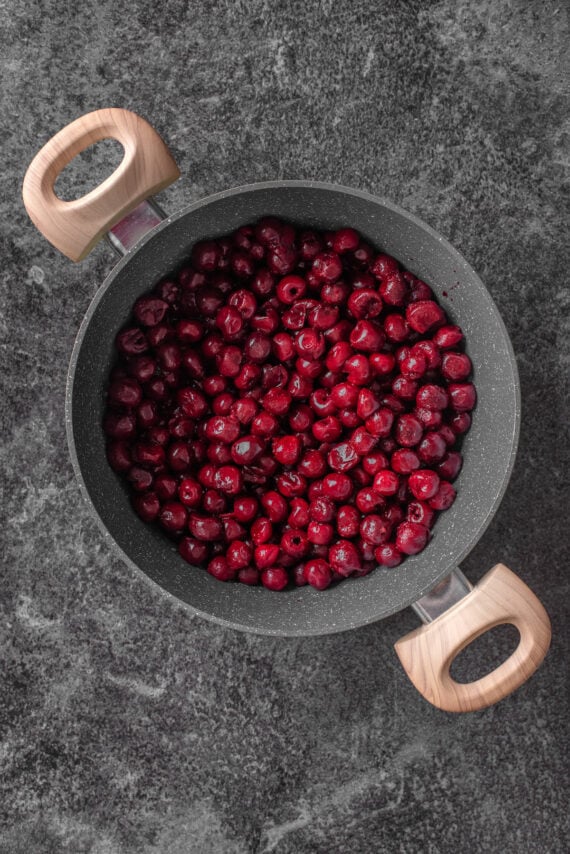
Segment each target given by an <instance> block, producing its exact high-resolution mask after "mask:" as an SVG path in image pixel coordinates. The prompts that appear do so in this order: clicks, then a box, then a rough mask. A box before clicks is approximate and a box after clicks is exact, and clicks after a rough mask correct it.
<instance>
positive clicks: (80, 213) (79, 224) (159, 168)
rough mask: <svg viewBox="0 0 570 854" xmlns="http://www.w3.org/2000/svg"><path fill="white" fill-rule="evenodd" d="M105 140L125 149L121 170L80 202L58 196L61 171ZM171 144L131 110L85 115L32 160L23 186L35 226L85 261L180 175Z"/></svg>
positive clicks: (107, 110)
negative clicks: (107, 236)
mask: <svg viewBox="0 0 570 854" xmlns="http://www.w3.org/2000/svg"><path fill="white" fill-rule="evenodd" d="M102 139H116V140H117V141H118V142H120V143H121V145H122V146H123V148H124V151H125V153H124V157H123V160H122V161H121V163H120V164H119V166H118V167H117V169H115V171H114V172H113V173H112V175H109V177H108V178H106V179H105V181H103V183H102V184H100V185H99V186H98V187H96V188H95V189H94V190H92V191H91V192H90V193H87V194H86V195H85V196H83V197H82V198H80V199H76V200H74V201H63V200H62V199H60V198H58V196H56V194H55V191H54V185H55V182H56V179H57V176H58V175H59V173H60V172H61V171H62V169H63V168H64V167H65V166H67V164H68V163H69V162H70V161H71V160H73V158H74V157H75V156H76V155H77V154H79V153H80V152H81V151H84V150H85V149H86V148H89V146H91V145H94V144H95V143H96V142H100V141H101V140H102ZM179 176H180V172H179V169H178V167H177V165H176V163H175V162H174V160H173V158H172V155H171V154H170V152H169V150H168V148H167V147H166V145H165V143H164V142H163V140H162V139H161V137H160V136H159V134H158V133H157V132H156V131H155V130H154V128H152V127H151V126H150V125H149V124H148V122H146V121H145V120H144V119H141V118H140V116H137V115H136V114H135V113H131V112H130V111H129V110H122V109H116V108H113V107H111V108H108V109H104V110H96V111H95V112H93V113H87V114H86V115H85V116H81V117H80V118H79V119H76V120H75V121H74V122H71V124H69V125H67V126H66V127H64V128H63V129H62V130H60V131H59V133H56V135H55V136H54V137H52V138H51V139H50V140H49V141H48V142H47V143H46V144H45V145H44V147H43V148H42V149H41V150H40V151H39V152H38V153H37V154H36V156H35V157H34V159H33V160H32V162H31V164H30V166H29V167H28V171H27V172H26V176H25V178H24V185H23V188H22V195H23V198H24V204H25V206H26V210H27V211H28V214H29V216H30V218H31V219H32V221H33V223H34V225H35V226H36V227H37V228H38V229H39V231H41V233H42V234H43V235H44V237H47V239H48V240H49V241H50V243H52V244H53V245H54V246H55V247H56V248H57V249H59V250H60V251H61V252H63V254H64V255H67V256H68V258H71V260H72V261H81V260H83V258H85V257H86V256H87V255H88V254H89V252H90V251H91V249H92V248H93V247H94V246H95V244H96V243H97V242H98V241H99V240H100V239H101V238H102V237H103V236H104V234H105V233H106V232H107V231H108V230H109V229H110V228H111V227H112V226H113V225H114V224H115V223H117V222H118V221H119V220H121V219H122V218H123V217H124V216H125V215H126V214H127V213H129V211H131V210H132V209H133V208H135V207H136V206H137V205H138V204H139V203H140V202H142V201H143V200H144V199H146V198H147V197H148V196H152V195H154V194H155V193H158V192H160V190H163V189H164V188H165V187H168V185H169V184H172V183H173V182H174V181H176V179H177V178H179Z"/></svg>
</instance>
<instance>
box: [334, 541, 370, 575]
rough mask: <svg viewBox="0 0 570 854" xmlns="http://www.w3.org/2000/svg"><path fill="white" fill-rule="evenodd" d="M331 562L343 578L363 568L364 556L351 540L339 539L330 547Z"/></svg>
mask: <svg viewBox="0 0 570 854" xmlns="http://www.w3.org/2000/svg"><path fill="white" fill-rule="evenodd" d="M328 560H329V564H330V566H331V568H332V569H334V571H335V572H337V573H338V574H339V575H342V576H343V578H344V577H346V576H347V575H350V574H351V573H352V572H356V571H357V570H359V569H362V557H361V555H360V552H359V551H358V549H357V547H356V546H355V544H354V543H353V542H351V540H337V542H336V543H333V545H332V546H331V547H330V548H329V552H328Z"/></svg>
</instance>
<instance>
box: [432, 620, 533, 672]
mask: <svg viewBox="0 0 570 854" xmlns="http://www.w3.org/2000/svg"><path fill="white" fill-rule="evenodd" d="M519 641H520V633H519V630H518V629H517V628H516V626H513V625H512V624H511V623H503V624H502V625H500V626H494V627H493V628H492V629H489V630H488V631H486V632H483V634H482V635H479V637H477V638H475V640H474V641H472V642H471V643H470V644H469V646H467V647H465V649H462V650H461V652H460V653H459V655H457V656H456V657H455V658H454V660H453V662H452V664H451V667H450V671H449V672H450V674H451V678H452V679H454V680H455V681H456V682H460V683H461V684H465V683H469V682H475V681H476V680H477V679H482V678H483V677H484V676H487V675H488V674H489V673H491V672H492V671H493V670H496V669H497V667H499V666H500V665H501V664H502V663H503V662H504V661H506V660H507V658H509V656H510V655H512V653H513V652H514V651H515V649H516V648H517V646H518V645H519Z"/></svg>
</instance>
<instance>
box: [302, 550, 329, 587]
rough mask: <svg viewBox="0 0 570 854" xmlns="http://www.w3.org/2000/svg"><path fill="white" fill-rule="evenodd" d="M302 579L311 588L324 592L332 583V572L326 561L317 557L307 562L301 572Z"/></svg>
mask: <svg viewBox="0 0 570 854" xmlns="http://www.w3.org/2000/svg"><path fill="white" fill-rule="evenodd" d="M303 577H304V579H305V581H306V582H307V584H310V585H311V587H316V589H317V590H325V589H326V588H327V587H328V586H329V585H330V583H331V581H332V572H331V568H330V566H329V564H328V563H327V562H326V560H323V558H318V557H317V558H313V559H312V560H308V561H307V563H306V564H305V567H304V570H303Z"/></svg>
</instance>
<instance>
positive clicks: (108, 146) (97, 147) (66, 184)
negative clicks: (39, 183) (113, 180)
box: [54, 139, 125, 202]
mask: <svg viewBox="0 0 570 854" xmlns="http://www.w3.org/2000/svg"><path fill="white" fill-rule="evenodd" d="M124 156H125V149H124V148H123V146H122V145H121V143H120V142H119V141H118V140H116V139H102V140H100V141H99V142H95V143H94V144H93V145H90V146H89V147H88V148H86V149H85V150H84V151H80V152H79V154H77V155H76V156H75V157H74V158H73V160H71V161H70V162H69V163H68V164H67V166H66V167H65V168H64V169H62V171H61V172H60V173H59V175H58V176H57V179H56V182H55V187H54V191H55V194H56V196H57V197H58V198H59V199H61V200H62V201H63V202H75V201H77V199H80V198H82V197H83V196H86V195H87V193H90V192H91V190H94V189H95V188H96V187H98V186H99V184H102V183H103V181H104V180H105V179H106V178H108V177H109V175H112V174H113V172H114V171H115V169H116V168H117V167H118V166H119V165H120V163H121V161H122V160H123V157H124Z"/></svg>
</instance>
